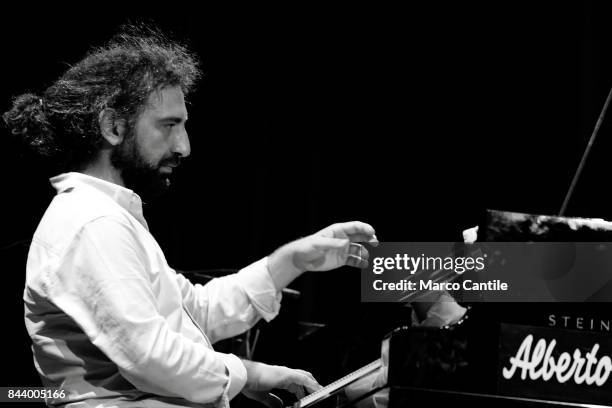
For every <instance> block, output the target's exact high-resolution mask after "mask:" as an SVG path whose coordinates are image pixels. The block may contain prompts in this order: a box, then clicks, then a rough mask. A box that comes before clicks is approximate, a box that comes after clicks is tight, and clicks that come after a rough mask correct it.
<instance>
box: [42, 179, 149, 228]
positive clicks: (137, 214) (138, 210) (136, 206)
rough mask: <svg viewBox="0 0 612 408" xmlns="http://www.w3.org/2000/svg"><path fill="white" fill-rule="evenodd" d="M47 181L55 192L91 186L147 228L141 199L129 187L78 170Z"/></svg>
mask: <svg viewBox="0 0 612 408" xmlns="http://www.w3.org/2000/svg"><path fill="white" fill-rule="evenodd" d="M49 181H50V182H51V185H52V186H53V187H54V188H55V189H56V190H57V194H60V193H63V192H66V191H67V190H70V189H74V188H81V187H85V188H93V189H95V190H97V191H98V192H100V193H102V194H104V195H106V196H108V197H110V198H111V199H112V200H113V201H114V202H116V203H117V204H119V205H120V206H121V207H123V208H124V209H125V210H127V212H129V213H130V214H131V215H132V216H134V218H136V219H137V220H138V221H139V222H140V223H141V224H143V225H144V226H145V228H147V229H148V227H147V222H146V221H145V219H144V216H143V213H142V200H141V199H140V197H139V196H138V194H136V193H135V192H133V191H132V190H130V189H129V188H125V187H123V186H120V185H119V184H115V183H111V182H109V181H106V180H102V179H100V178H97V177H93V176H90V175H87V174H84V173H78V172H70V173H63V174H60V175H58V176H55V177H51V178H50V179H49Z"/></svg>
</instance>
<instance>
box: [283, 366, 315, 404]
mask: <svg viewBox="0 0 612 408" xmlns="http://www.w3.org/2000/svg"><path fill="white" fill-rule="evenodd" d="M291 371H292V373H291V376H290V378H289V384H288V385H287V387H286V388H285V389H286V390H287V391H290V392H291V393H292V394H294V395H295V396H296V397H297V398H298V399H299V398H303V397H304V395H305V392H304V389H306V391H308V393H309V394H310V393H311V392H314V391H317V390H319V389H321V388H322V387H321V385H320V384H319V383H318V382H317V380H315V378H314V376H313V375H312V374H310V373H309V372H308V371H304V370H293V369H291Z"/></svg>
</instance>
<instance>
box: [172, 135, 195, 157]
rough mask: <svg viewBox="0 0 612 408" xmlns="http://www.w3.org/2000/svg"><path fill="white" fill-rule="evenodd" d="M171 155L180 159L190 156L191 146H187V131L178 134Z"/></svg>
mask: <svg viewBox="0 0 612 408" xmlns="http://www.w3.org/2000/svg"><path fill="white" fill-rule="evenodd" d="M172 150H173V153H176V154H178V155H179V156H181V157H187V156H189V154H191V145H190V144H189V135H188V134H187V130H183V131H182V132H180V133H178V134H177V136H176V138H175V140H174V146H173V149H172Z"/></svg>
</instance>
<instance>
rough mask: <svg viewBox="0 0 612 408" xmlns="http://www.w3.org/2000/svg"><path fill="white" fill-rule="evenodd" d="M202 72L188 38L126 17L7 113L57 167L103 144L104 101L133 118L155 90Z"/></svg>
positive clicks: (185, 83)
mask: <svg viewBox="0 0 612 408" xmlns="http://www.w3.org/2000/svg"><path fill="white" fill-rule="evenodd" d="M200 75H201V72H200V69H199V62H198V59H197V57H196V56H195V55H194V54H193V53H192V52H191V51H190V50H189V49H188V48H187V47H186V46H185V45H183V44H180V43H178V42H176V41H173V40H170V39H168V38H167V37H166V36H165V35H164V34H163V33H161V32H160V31H159V30H158V29H156V28H153V27H151V26H145V25H142V24H140V25H127V26H123V27H122V29H121V31H120V32H119V34H117V35H116V36H115V37H113V39H111V40H110V42H109V43H108V44H106V45H104V46H101V47H97V48H94V49H92V50H91V51H90V52H89V53H88V54H87V55H86V56H85V58H83V59H82V60H81V61H80V62H78V63H77V64H76V65H74V66H72V67H71V68H70V69H68V71H66V72H65V73H64V74H63V75H62V76H61V77H60V78H59V79H58V80H57V81H56V82H55V83H54V84H53V85H51V86H50V87H49V88H47V89H46V90H45V91H44V92H43V94H42V95H41V96H37V95H34V94H31V93H26V94H23V95H21V96H18V97H16V98H15V99H14V102H13V107H12V108H11V109H10V110H9V111H7V112H5V113H4V114H3V116H2V117H3V119H4V121H5V123H6V125H7V126H8V128H9V129H10V131H11V133H12V134H13V135H15V136H17V137H18V138H19V139H21V140H22V141H23V142H24V143H25V144H26V146H28V147H29V148H30V149H32V150H33V151H34V153H35V154H36V155H37V156H38V157H41V158H43V159H47V160H45V162H46V163H47V164H48V165H51V167H52V168H54V170H56V171H69V170H78V169H79V168H80V167H82V166H84V165H86V164H87V163H89V162H90V161H91V159H92V158H93V157H94V155H95V154H96V152H97V151H98V149H99V147H100V146H101V143H102V140H103V139H102V137H101V135H100V128H99V123H98V120H99V114H100V112H101V111H102V110H103V109H106V108H112V109H114V110H115V112H116V113H117V115H118V118H121V119H125V120H127V122H128V127H129V126H133V124H134V122H135V120H136V118H137V117H138V115H139V113H140V112H141V110H142V109H143V107H144V105H145V103H146V101H147V98H148V97H149V95H150V94H151V93H152V92H153V91H155V90H158V89H161V88H163V87H166V86H180V87H181V89H182V90H183V92H184V94H185V95H188V94H189V92H190V91H192V90H193V87H194V85H195V83H196V82H197V80H198V79H199V77H200Z"/></svg>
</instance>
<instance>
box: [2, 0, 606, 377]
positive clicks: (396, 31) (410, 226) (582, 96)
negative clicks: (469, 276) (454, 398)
mask: <svg viewBox="0 0 612 408" xmlns="http://www.w3.org/2000/svg"><path fill="white" fill-rule="evenodd" d="M102 8H103V7H100V8H99V9H98V10H96V11H91V12H87V13H86V12H83V13H76V14H75V13H74V11H70V12H69V11H68V10H65V11H62V12H60V11H58V10H54V11H47V10H44V11H43V10H38V11H35V10H28V11H24V12H22V13H17V14H12V15H5V16H3V17H2V20H3V21H2V24H0V32H1V35H2V38H3V41H2V44H3V45H2V49H1V51H0V52H1V54H2V55H3V58H2V73H3V80H2V81H0V95H1V96H2V98H0V107H1V108H2V111H5V110H6V109H8V108H9V106H10V103H11V99H12V97H14V96H16V95H18V94H20V93H23V92H25V91H34V92H42V90H43V89H44V88H45V87H46V86H48V85H50V83H51V82H52V81H53V80H54V79H55V78H56V77H57V76H58V75H59V74H60V73H61V72H62V71H63V70H64V69H66V67H67V66H68V65H69V64H70V63H73V62H75V61H77V60H78V59H79V58H80V57H81V56H82V55H83V54H84V53H85V52H86V50H87V49H88V46H89V45H90V44H100V43H102V42H103V41H104V40H105V39H107V38H109V37H110V36H111V35H112V33H113V32H115V30H116V28H117V26H118V25H119V24H121V23H123V22H125V21H127V20H128V18H132V19H136V20H138V19H142V18H143V17H146V18H151V19H153V20H154V21H155V22H156V23H157V24H158V25H159V26H160V27H162V28H163V29H166V30H170V31H172V32H174V33H175V34H176V36H178V37H180V38H187V39H189V40H190V42H191V45H192V47H193V49H194V50H196V51H197V52H198V54H199V55H200V56H201V57H202V61H203V67H204V71H205V72H206V77H205V79H204V80H203V81H202V83H201V85H200V86H199V88H198V90H197V92H196V93H195V94H194V95H193V97H192V98H191V105H190V106H189V110H190V121H189V128H188V130H189V134H190V138H191V143H192V155H191V157H190V158H189V159H188V160H186V162H185V165H184V166H183V167H182V168H181V169H180V171H179V172H178V175H177V177H176V180H175V183H174V187H173V191H172V192H171V194H169V195H168V196H167V197H165V198H163V199H161V200H160V201H158V202H156V203H151V204H150V205H147V207H146V209H145V212H146V216H147V218H148V220H149V223H150V226H151V229H152V232H153V233H154V235H155V236H156V238H157V239H158V241H159V242H160V244H161V245H162V247H163V248H164V250H165V252H166V255H167V258H168V260H169V262H170V264H171V265H172V266H174V267H176V268H177V269H181V270H194V269H208V268H219V267H223V268H234V267H235V268H238V267H241V266H244V265H246V264H248V263H249V262H252V261H255V260H257V259H259V258H260V257H262V256H265V255H267V254H268V253H270V252H271V251H272V250H274V249H275V248H276V247H277V246H279V245H280V244H282V243H284V242H287V241H289V240H292V239H295V238H298V237H300V236H303V235H306V234H309V233H312V232H314V231H316V230H318V229H320V228H323V227H325V226H326V225H328V224H330V223H333V222H337V221H345V220H353V219H358V220H363V221H367V222H369V223H371V224H372V225H374V226H375V228H376V230H377V234H378V237H379V239H381V240H385V241H428V240H430V241H454V240H460V239H461V230H462V229H464V228H466V227H469V226H471V225H474V224H475V223H476V221H477V218H478V215H479V214H480V212H481V211H482V210H483V209H485V208H496V209H501V210H513V211H521V212H532V213H544V214H554V213H555V212H557V211H558V209H559V207H560V206H561V203H562V200H563V197H564V194H565V191H566V189H567V187H568V185H569V183H570V180H571V176H572V174H573V172H574V170H575V168H576V166H577V164H578V161H579V159H580V155H581V152H582V149H583V148H584V146H585V144H586V141H587V139H588V136H589V135H590V132H591V130H592V128H593V126H594V124H595V121H596V118H597V115H598V113H599V110H600V109H601V106H602V105H603V102H604V100H605V97H606V94H607V92H608V90H609V88H610V87H611V86H612V25H611V24H610V23H609V21H608V16H609V15H610V11H611V10H610V9H608V8H605V9H604V8H603V7H602V6H601V5H595V4H591V3H578V2H575V3H572V4H557V3H555V2H550V3H545V4H531V3H529V2H525V3H524V4H516V3H514V2H507V3H505V4H497V3H496V4H495V5H492V4H488V5H484V4H480V5H476V4H473V5H464V4H462V5H450V4H446V5H445V4H435V5H433V4H432V5H431V6H410V7H407V8H402V9H399V8H398V9H396V8H391V7H382V6H381V7H375V8H370V7H357V6H354V5H347V6H344V7H339V6H337V7H333V8H331V7H329V6H322V7H316V8H314V7H313V8H309V7H306V6H302V7H291V8H287V7H286V6H265V7H264V6H257V7H255V8H252V7H250V8H248V9H243V8H240V7H238V6H237V5H236V6H235V7H234V8H231V9H230V8H227V9H223V10H220V9H214V8H208V9H207V8H203V9H202V8H198V9H195V8H189V7H187V8H185V7H181V6H179V5H176V4H171V5H168V6H167V7H164V8H162V9H159V11H146V10H143V11H125V10H123V9H122V10H121V11H118V10H113V9H112V8H111V7H110V6H109V7H108V8H105V10H101V9H102ZM0 136H1V137H2V146H3V148H2V160H0V165H1V168H2V170H1V171H2V173H1V174H2V176H3V177H2V178H3V186H2V187H3V200H2V213H1V214H2V229H1V233H0V247H2V248H3V249H2V257H3V261H2V272H3V285H2V287H3V295H2V302H3V303H2V307H3V315H4V321H3V335H2V340H3V343H4V345H5V348H4V351H5V352H6V353H11V354H12V355H14V356H17V357H18V361H19V363H18V364H15V365H13V366H12V367H11V368H8V367H6V366H5V369H4V370H2V373H1V375H0V385H17V384H20V385H27V384H28V382H29V381H31V380H30V379H31V378H35V377H32V375H33V365H32V362H31V356H30V352H29V348H28V347H29V344H28V338H27V337H26V335H25V330H24V328H23V321H22V304H21V294H22V288H23V282H24V256H25V252H24V251H25V250H26V249H27V247H25V246H24V245H27V241H28V240H29V239H30V237H31V235H32V233H33V231H34V229H35V227H36V225H37V222H38V220H39V218H40V216H41V215H42V213H43V211H44V209H45V208H46V205H47V204H48V202H49V200H50V198H51V196H52V192H51V190H50V187H48V182H47V181H46V179H45V177H44V175H43V174H41V173H40V172H39V171H37V167H36V164H35V163H33V162H31V161H29V160H24V159H22V158H20V156H19V154H18V152H17V151H16V150H15V146H14V145H12V144H9V143H8V142H7V140H8V137H7V132H6V130H5V129H3V130H2V133H1V135H0ZM611 140H612V118H609V119H608V120H607V121H606V122H605V123H604V126H603V127H602V129H601V133H600V137H599V140H598V141H597V143H596V145H595V146H594V151H593V154H592V157H591V159H590V161H589V163H588V165H587V167H586V169H585V172H584V174H583V177H582V180H581V182H580V184H579V186H578V188H577V190H576V193H575V198H574V200H573V201H572V203H571V205H570V208H569V210H568V215H576V216H593V217H603V218H608V219H610V218H612V197H611V195H610V194H609V193H608V192H609V189H610V187H609V185H608V183H609V181H608V175H609V174H610V172H611V171H612V165H611V164H610V160H608V157H609V155H610V152H611V151H612V149H611V147H612V142H611ZM24 243H26V244H24ZM358 278H359V277H358V271H356V270H350V269H343V270H340V271H337V272H334V273H327V274H308V275H305V276H303V277H301V278H300V279H299V280H298V281H296V282H295V283H294V285H292V287H294V288H296V289H299V290H301V291H302V298H301V299H300V300H299V301H298V303H294V304H293V305H291V306H290V307H289V309H290V310H292V312H293V313H294V317H295V318H296V319H299V320H305V321H314V322H320V323H327V324H329V326H328V327H329V329H328V330H330V332H333V333H336V334H338V335H336V336H335V337H333V339H334V340H330V341H331V343H330V342H328V343H327V344H326V346H327V350H326V351H322V352H321V350H319V352H321V353H322V355H321V354H320V355H318V356H312V355H311V354H309V352H301V351H300V353H302V357H303V358H302V360H301V361H302V363H304V362H306V363H304V364H306V365H307V367H306V368H311V369H313V370H315V373H316V374H317V375H318V376H319V377H320V378H322V382H325V381H326V380H330V379H331V378H333V377H334V376H335V375H336V374H338V373H337V371H341V368H337V367H340V366H341V364H342V362H340V361H338V360H339V359H341V358H344V357H342V355H343V353H341V351H346V350H349V349H352V348H353V347H356V346H355V345H356V344H362V343H363V344H370V346H369V347H370V349H371V350H374V351H371V353H374V354H375V353H376V352H377V347H378V345H377V344H378V341H379V337H380V335H381V333H383V332H384V331H385V330H387V329H388V328H389V327H390V326H392V325H394V324H397V323H398V322H401V321H405V320H407V313H406V309H403V308H400V307H395V305H378V306H368V305H361V304H360V300H359V290H358V285H359V283H358V282H359V279H358ZM288 301H289V300H288ZM288 320H289V319H288ZM351 328H352V329H353V331H352V332H351V331H350V330H348V329H351ZM360 336H361V337H360ZM270 337H273V336H270ZM330 338H332V337H330ZM364 338H365V339H367V340H364ZM370 340H371V341H370ZM273 341H278V339H275V338H272V339H270V342H273ZM270 344H271V343H270ZM278 350H283V352H282V353H281V354H280V356H279V354H278V353H277V354H274V353H272V352H270V353H269V354H268V353H267V352H266V347H265V345H264V346H262V351H261V353H262V355H261V358H265V359H267V360H268V361H272V360H274V359H277V360H282V359H283V358H287V356H292V357H291V358H293V360H291V361H290V362H292V363H295V362H296V361H297V362H298V363H299V361H298V359H297V357H296V354H300V353H296V349H295V348H289V347H287V348H286V349H283V348H282V346H281V347H280V348H277V351H278ZM323 357H325V358H326V359H327V362H328V364H329V365H328V367H329V370H328V371H326V370H325V368H323V367H324V366H323V365H317V363H314V361H319V362H320V361H323V360H324V359H323ZM286 361H287V360H286V359H285V362H286ZM281 362H282V361H281ZM334 367H335V368H334Z"/></svg>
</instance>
